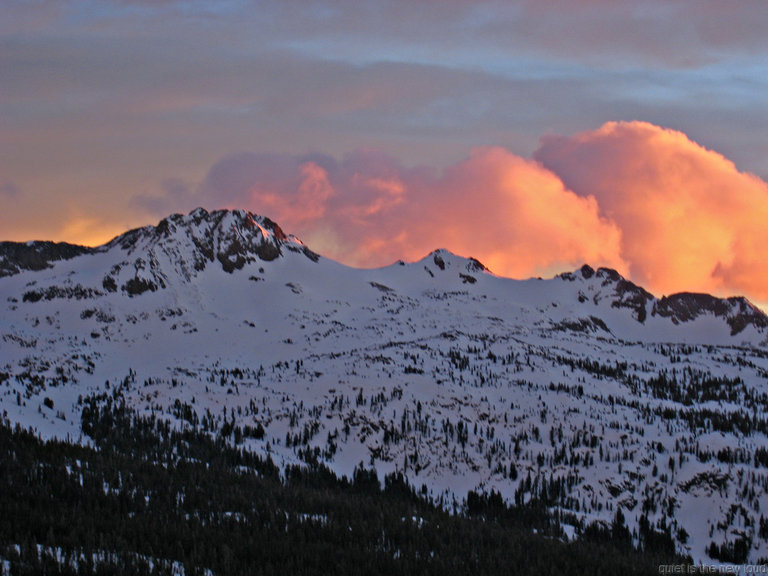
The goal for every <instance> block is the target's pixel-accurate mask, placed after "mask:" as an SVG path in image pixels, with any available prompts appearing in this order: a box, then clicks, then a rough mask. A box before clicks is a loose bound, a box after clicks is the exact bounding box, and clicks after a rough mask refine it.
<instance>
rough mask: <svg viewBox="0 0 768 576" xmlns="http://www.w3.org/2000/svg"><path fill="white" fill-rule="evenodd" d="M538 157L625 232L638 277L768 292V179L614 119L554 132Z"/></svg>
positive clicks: (661, 284) (663, 284) (664, 287)
mask: <svg viewBox="0 0 768 576" xmlns="http://www.w3.org/2000/svg"><path fill="white" fill-rule="evenodd" d="M535 158H536V159H537V160H539V161H540V162H542V164H543V165H544V166H546V167H547V168H549V169H550V170H552V171H553V172H555V173H557V174H558V175H559V176H560V177H561V178H562V180H563V182H564V183H565V184H566V186H568V187H569V188H570V189H571V190H573V191H575V192H576V193H577V194H580V195H586V194H592V195H594V197H595V198H596V199H597V203H598V204H599V207H600V213H601V215H602V216H603V217H605V218H608V219H610V220H611V221H612V222H615V223H616V224H617V225H618V227H619V228H620V229H621V233H622V238H621V255H622V256H623V257H624V259H625V260H626V261H627V262H628V264H629V271H630V274H631V276H632V278H633V279H634V280H635V281H637V282H640V283H641V284H644V285H645V286H647V287H649V288H650V289H651V290H655V291H657V292H664V293H669V292H674V291H681V290H701V291H711V292H715V293H747V294H749V295H751V296H752V297H757V298H759V299H766V298H768V280H766V279H768V256H766V252H765V246H768V227H767V226H766V222H768V185H766V183H765V182H764V181H762V180H760V179H759V178H757V177H756V176H753V175H751V174H745V173H742V172H739V171H738V170H737V169H736V167H735V166H734V165H733V163H732V162H730V161H729V160H728V159H726V158H724V157H723V156H722V155H720V154H718V153H716V152H713V151H711V150H707V149H706V148H703V147H702V146H700V145H698V144H697V143H695V142H693V141H691V140H690V139H689V138H688V137H687V136H686V135H685V134H683V133H681V132H677V131H674V130H668V129H663V128H660V127H658V126H654V125H652V124H647V123H644V122H622V123H616V122H611V123H607V124H605V125H603V126H602V127H601V128H599V129H598V130H594V131H590V132H584V133H581V134H577V135H575V136H573V137H572V138H568V137H562V136H547V137H545V138H543V139H542V142H541V146H540V148H539V150H538V151H537V152H536V154H535Z"/></svg>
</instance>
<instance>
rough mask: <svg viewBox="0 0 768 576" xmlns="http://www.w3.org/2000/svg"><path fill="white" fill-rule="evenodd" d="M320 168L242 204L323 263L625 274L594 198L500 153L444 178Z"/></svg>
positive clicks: (350, 166) (614, 236)
mask: <svg viewBox="0 0 768 576" xmlns="http://www.w3.org/2000/svg"><path fill="white" fill-rule="evenodd" d="M326 163H327V166H326V167H325V168H323V167H321V166H320V165H319V164H316V163H313V162H305V163H300V162H299V161H297V162H296V166H295V170H297V171H299V172H300V173H301V174H302V176H303V178H304V179H303V180H302V182H301V184H300V185H299V186H298V187H297V188H291V187H290V185H286V186H283V187H281V188H280V189H279V190H278V191H275V188H274V186H266V185H264V184H263V183H261V182H256V183H255V184H254V185H253V186H251V187H250V192H249V198H248V199H249V201H250V202H249V204H250V205H251V207H252V208H253V209H254V210H257V211H262V212H265V213H267V214H269V215H270V216H272V217H273V218H275V219H276V220H278V221H279V222H281V223H283V225H284V226H285V227H286V229H289V230H294V231H297V233H299V234H300V235H301V236H302V238H303V239H304V240H305V241H306V242H307V243H308V244H309V245H310V246H313V247H315V248H316V249H318V250H320V251H322V252H325V253H326V254H327V255H328V256H329V257H332V258H336V259H339V260H341V261H344V262H347V263H350V264H355V265H360V266H380V265H384V264H389V263H391V262H393V261H395V260H397V259H400V258H405V259H409V260H413V259H417V258H420V257H422V256H424V255H425V254H427V253H428V252H429V251H430V250H433V249H435V248H438V247H445V248H448V249H449V250H452V251H454V252H457V253H459V254H463V255H468V256H469V255H471V256H475V257H477V258H480V259H481V260H483V261H484V262H485V263H486V264H487V265H488V266H489V267H491V269H492V270H494V271H495V272H496V273H499V274H503V275H509V276H530V275H533V274H546V273H548V272H550V271H552V270H559V269H562V268H563V267H574V266H577V265H580V264H581V263H583V262H586V261H589V262H593V263H597V264H606V265H611V266H614V267H617V268H619V269H622V270H624V269H625V268H626V265H625V263H624V262H623V261H622V259H621V257H620V255H619V246H620V236H621V235H620V232H619V230H618V228H617V227H616V226H615V225H613V224H612V223H610V222H608V221H607V220H606V219H604V218H602V217H600V216H599V213H598V212H599V210H598V206H597V202H596V201H595V199H594V198H592V197H580V196H577V195H576V194H574V193H573V192H571V191H570V190H567V189H566V188H565V187H564V186H563V183H562V182H561V181H560V179H559V178H558V177H557V176H556V175H555V174H553V173H552V172H550V171H548V170H546V169H545V168H543V167H542V166H541V165H539V164H538V163H536V162H534V161H532V160H526V159H524V158H521V157H519V156H515V155H514V154H512V153H510V152H508V151H506V150H504V149H502V148H481V149H478V150H475V151H474V152H473V154H472V156H471V157H470V158H469V159H468V160H466V161H464V162H462V163H460V164H457V165H455V166H452V167H450V168H448V169H447V170H445V171H444V172H443V174H442V175H435V174H434V173H433V172H431V171H424V170H418V169H417V170H409V169H407V168H404V167H403V166H401V165H400V164H399V163H398V162H397V161H395V160H394V159H392V158H389V157H386V156H383V155H381V154H378V153H375V152H371V151H359V152H357V153H355V154H352V155H349V156H348V157H346V158H345V159H344V161H342V162H341V163H340V164H335V163H333V162H329V161H326Z"/></svg>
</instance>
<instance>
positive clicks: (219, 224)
mask: <svg viewBox="0 0 768 576" xmlns="http://www.w3.org/2000/svg"><path fill="white" fill-rule="evenodd" d="M117 248H119V249H120V250H122V251H124V252H126V253H127V255H128V256H131V255H133V254H134V252H136V251H141V250H144V251H145V252H147V253H149V254H150V257H148V258H141V257H139V258H137V259H136V260H134V261H133V267H134V269H135V271H136V273H135V274H134V275H133V277H125V274H122V275H121V274H120V272H121V268H122V267H123V266H120V268H115V267H113V269H112V270H110V271H109V272H105V275H104V277H103V280H102V288H103V290H105V291H107V292H113V291H116V290H117V289H118V287H119V288H120V289H121V290H122V291H124V292H126V293H128V294H129V295H139V294H141V293H143V292H146V291H155V290H158V289H161V288H164V287H165V284H166V281H167V274H165V273H163V272H162V271H160V270H158V269H157V265H156V261H155V260H154V259H153V258H152V256H151V254H153V253H154V252H155V251H157V250H161V251H165V252H167V253H169V254H170V255H172V256H173V257H174V258H175V262H176V267H177V268H178V271H179V272H180V274H181V276H182V277H183V278H184V279H185V280H186V281H189V280H190V279H191V278H192V277H193V276H195V274H196V273H197V272H201V271H203V270H204V269H205V268H206V267H207V266H208V265H211V264H215V263H216V262H218V263H219V265H220V266H221V267H222V269H223V270H224V271H225V272H229V273H231V272H234V271H235V270H241V269H242V268H243V267H244V266H245V265H246V264H247V263H250V264H253V263H255V262H256V261H265V262H269V261H272V260H274V259H276V258H278V257H280V256H281V255H283V252H284V251H289V252H297V253H298V252H300V253H302V254H304V255H305V256H306V257H307V258H309V259H310V260H312V261H314V262H317V261H318V260H319V259H320V258H321V256H320V255H319V254H317V253H316V252H314V251H312V250H311V249H310V248H309V247H307V246H305V245H304V244H303V243H302V242H301V240H299V239H298V238H297V237H296V236H294V235H293V234H286V233H285V232H284V231H283V230H282V228H281V227H280V226H279V225H278V224H277V223H276V222H274V221H273V220H271V219H270V218H268V217H265V216H259V215H256V214H255V213H253V212H250V211H247V210H226V209H223V210H214V211H211V212H209V211H207V210H205V209H204V208H196V209H194V210H192V211H191V212H190V213H189V214H186V215H185V214H180V213H175V214H171V215H169V216H167V217H166V218H163V219H162V220H160V221H159V222H158V224H157V225H149V226H143V227H140V228H135V229H132V230H129V231H127V232H125V233H123V234H120V235H118V236H116V237H115V238H113V239H112V240H110V241H109V242H107V243H105V244H103V245H101V246H97V247H93V248H90V247H85V246H77V245H73V244H68V243H53V242H48V241H42V242H41V241H35V242H26V243H15V242H0V278H1V277H3V276H12V275H15V274H19V273H22V272H25V271H40V270H44V269H48V268H51V267H53V266H54V264H56V263H57V262H61V261H66V260H71V259H72V258H77V257H79V256H89V255H93V254H96V253H102V252H108V251H110V250H113V249H117ZM446 257H448V258H461V259H463V260H466V263H465V264H462V266H463V267H464V268H465V270H464V271H463V272H462V273H460V274H461V276H460V278H461V280H462V282H463V283H464V284H468V283H473V282H475V281H476V279H475V277H474V276H472V274H473V273H478V272H488V273H491V274H492V272H491V271H490V270H489V269H488V268H487V267H486V266H485V265H483V264H482V263H481V262H480V261H479V260H477V259H475V258H471V257H470V258H464V257H461V256H457V255H455V254H453V253H452V252H450V251H449V250H447V249H444V248H439V249H436V250H433V251H432V252H430V253H429V254H428V255H427V256H425V257H424V258H422V259H421V260H419V261H418V263H421V262H425V261H427V260H428V259H431V260H432V262H433V263H434V264H435V265H436V266H437V267H438V268H439V269H440V271H444V270H445V259H446ZM400 262H402V261H400ZM126 263H128V261H126V262H125V263H124V265H125V264H126ZM147 268H149V269H147ZM385 268H386V267H385ZM555 278H558V279H561V280H565V281H568V282H575V281H578V280H583V281H591V280H593V279H596V280H599V281H600V282H601V286H602V287H604V288H612V289H613V292H612V293H611V294H610V295H609V296H608V297H610V298H611V306H612V307H614V308H617V309H627V310H629V311H631V313H632V316H633V317H634V318H635V320H637V321H638V322H640V323H641V324H642V323H644V322H645V321H646V319H647V318H648V317H649V316H651V317H653V316H657V315H658V316H659V317H663V318H667V319H669V320H670V321H671V322H672V323H674V324H680V323H685V322H689V321H691V320H694V319H695V318H698V317H700V316H702V315H704V314H708V313H709V314H712V315H713V316H715V317H718V318H721V319H723V320H724V321H725V322H726V323H727V324H728V325H729V327H730V329H731V335H733V336H735V335H737V334H739V333H741V332H742V331H743V330H745V329H746V328H747V327H749V326H754V327H756V328H758V329H760V330H764V329H765V328H768V316H767V315H766V314H765V313H764V312H763V311H762V310H760V309H759V308H758V307H756V306H755V305H754V304H752V303H751V302H750V301H749V300H748V299H747V298H745V297H743V296H731V297H727V298H719V297H716V296H712V295H710V294H705V293H697V292H679V293H673V294H670V295H666V296H662V297H661V298H657V297H655V296H654V295H653V294H651V293H650V292H649V291H647V290H646V289H644V288H643V287H641V286H639V285H637V284H635V283H634V282H632V281H631V280H629V279H627V278H624V277H623V276H622V275H621V274H620V273H619V272H618V271H616V270H614V269H612V268H606V267H599V268H597V269H595V268H592V267H591V266H590V265H588V264H584V265H583V266H581V267H580V268H578V269H576V270H574V271H571V272H563V273H561V274H558V275H557V276H555ZM94 290H97V289H96V288H94ZM38 296H39V297H40V298H42V297H45V295H44V294H39V293H38V294H35V293H30V295H29V299H40V298H38ZM605 297H606V295H605V294H603V291H599V293H597V294H591V295H587V294H586V293H584V292H583V291H579V293H578V299H579V301H580V302H586V301H587V300H589V299H592V300H593V302H594V303H595V304H597V302H599V300H600V299H601V298H605Z"/></svg>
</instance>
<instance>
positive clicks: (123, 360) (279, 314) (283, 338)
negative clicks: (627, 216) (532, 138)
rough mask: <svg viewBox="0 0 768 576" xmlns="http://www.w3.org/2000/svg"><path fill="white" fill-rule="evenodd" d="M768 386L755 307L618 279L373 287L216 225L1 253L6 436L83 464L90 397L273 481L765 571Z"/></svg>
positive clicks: (435, 266)
mask: <svg viewBox="0 0 768 576" xmlns="http://www.w3.org/2000/svg"><path fill="white" fill-rule="evenodd" d="M767 378H768V317H766V315H765V314H763V313H762V312H761V311H760V310H759V309H757V308H756V307H754V306H753V305H751V304H750V303H749V302H748V301H747V300H746V299H744V298H728V299H719V298H715V297H712V296H709V295H704V294H689V293H683V294H676V295H671V296H667V297H663V298H661V299H658V298H656V297H654V296H653V295H651V294H650V293H648V292H647V291H646V290H644V289H643V288H641V287H639V286H636V285H635V284H633V283H632V282H630V281H628V280H626V279H624V278H622V277H621V276H620V275H619V274H618V273H617V272H616V271H614V270H610V269H606V268H599V269H597V270H595V269H593V268H591V267H589V266H587V265H585V266H583V267H582V268H580V269H578V270H575V271H574V272H571V273H566V274H561V275H559V276H557V277H555V278H552V279H547V280H541V279H531V280H524V281H519V280H511V279H507V278H501V277H498V276H495V275H494V274H492V273H491V272H490V271H488V270H487V269H486V268H485V267H484V266H483V265H482V264H481V263H480V262H478V261H477V260H474V259H466V258H462V257H459V256H456V255H454V254H451V253H450V252H447V251H445V250H437V251H435V252H433V253H431V254H429V255H427V256H426V257H425V258H424V259H422V260H421V261H419V262H414V263H405V262H398V263H395V264H393V265H391V266H388V267H385V268H380V269H374V270H361V269H354V268H349V267H346V266H343V265H341V264H339V263H337V262H334V261H332V260H328V259H326V258H323V257H321V256H319V255H318V254H316V253H314V252H312V251H311V250H310V249H309V248H308V247H306V246H305V245H304V244H302V242H301V241H300V240H299V239H297V238H296V237H294V236H291V235H288V234H286V233H284V232H283V231H282V230H281V228H280V227H279V226H278V225H277V224H276V223H274V222H272V221H271V220H269V219H268V218H264V217H261V216H256V215H254V214H251V213H249V212H246V211H224V210H221V211H215V212H207V211H205V210H203V209H197V210H195V211H193V212H192V213H190V214H188V215H178V214H177V215H173V216H169V217H168V218H166V219H164V220H162V221H161V222H160V223H159V224H158V225H157V226H149V227H145V228H141V229H137V230H132V231H130V232H127V233H126V234H123V235H122V236H119V237H117V238H115V239H114V240H112V241H111V242H109V243H108V244H105V245H104V246H101V247H98V248H83V247H78V246H72V245H66V244H53V243H49V242H32V243H27V244H16V243H9V242H6V243H2V244H0V410H2V413H3V416H4V418H6V419H7V420H9V421H10V422H18V423H21V424H22V425H24V426H30V427H33V428H34V429H35V430H36V431H37V432H38V433H39V434H40V435H42V436H44V437H48V436H58V437H67V436H68V437H70V438H80V439H81V440H82V441H83V442H87V441H88V438H87V437H84V436H83V435H82V432H81V430H80V412H81V409H82V404H81V402H82V398H83V397H87V396H89V395H93V394H100V393H103V392H107V391H108V392H109V393H111V394H115V393H118V392H119V394H121V395H123V396H124V397H125V398H127V399H128V401H129V403H130V404H131V405H132V406H133V407H134V408H135V409H137V410H138V411H139V412H141V413H147V414H149V413H155V414H157V415H161V416H162V417H163V418H166V419H168V420H169V421H171V422H172V423H174V425H176V426H179V427H182V426H193V425H199V423H201V422H205V425H206V426H208V427H209V428H210V429H211V430H214V431H215V430H218V431H219V432H220V431H221V430H222V429H223V428H226V429H227V430H228V431H229V432H230V433H231V441H232V442H238V443H242V444H243V445H244V446H245V447H247V448H248V449H251V450H254V451H256V452H259V453H270V454H271V455H272V457H273V459H275V461H276V462H278V463H293V462H300V461H311V460H315V459H317V460H321V461H323V462H325V463H327V465H328V466H329V467H330V468H332V469H333V470H335V471H337V472H338V473H340V474H347V475H349V474H351V472H352V470H353V469H354V467H355V466H356V465H358V464H360V463H362V464H363V465H364V466H366V467H375V468H376V470H377V472H378V473H379V474H380V476H382V477H383V475H384V474H386V473H389V472H392V471H395V470H401V471H404V472H405V474H406V476H407V477H408V478H409V480H410V481H411V483H412V484H414V485H416V486H420V485H422V484H424V485H425V486H426V490H427V491H428V492H429V493H430V494H431V495H432V496H433V497H435V498H439V497H441V496H442V497H443V501H444V503H445V504H446V505H450V503H452V502H453V500H454V499H456V500H458V501H461V499H462V498H463V497H464V496H465V495H466V494H467V491H468V490H475V491H482V490H487V491H490V490H495V491H498V492H499V493H500V494H501V495H502V496H503V497H505V498H506V499H508V500H509V501H511V502H517V503H523V502H528V501H529V500H530V499H531V498H538V499H540V500H542V501H544V502H545V503H546V504H547V505H548V506H550V507H551V508H552V509H557V510H560V511H561V513H562V518H563V522H564V523H565V524H566V525H568V526H570V528H568V530H567V532H568V536H573V535H574V532H576V531H577V530H578V529H579V528H581V527H583V526H586V525H588V524H590V523H592V522H595V521H605V522H608V523H610V522H611V521H612V520H613V519H614V517H615V516H616V510H617V509H618V508H619V507H620V508H621V510H622V513H623V516H624V517H625V518H626V522H627V525H628V527H629V528H630V530H631V531H634V537H635V540H636V541H639V540H642V539H643V538H645V537H647V535H648V534H649V531H655V532H663V533H667V534H669V535H671V536H672V538H673V539H674V540H675V542H676V545H677V547H678V550H679V551H681V552H683V553H687V554H690V555H691V556H692V557H693V558H694V559H695V560H704V561H708V559H709V558H710V557H713V556H714V557H718V556H719V557H721V558H722V559H724V560H727V559H739V560H747V559H748V560H750V561H757V560H759V559H760V558H766V557H768V522H766V521H765V520H764V519H763V512H762V510H763V509H764V508H766V507H768V420H767V419H766V417H765V409H766V407H767V406H768V382H766V379H767ZM712 544H714V547H712ZM744 550H746V553H745V554H746V556H745V554H744V553H742V552H743V551H744Z"/></svg>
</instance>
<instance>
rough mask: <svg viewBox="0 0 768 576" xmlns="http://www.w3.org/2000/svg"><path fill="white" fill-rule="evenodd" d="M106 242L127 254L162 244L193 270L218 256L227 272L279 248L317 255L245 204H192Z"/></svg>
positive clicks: (268, 256) (277, 253)
mask: <svg viewBox="0 0 768 576" xmlns="http://www.w3.org/2000/svg"><path fill="white" fill-rule="evenodd" d="M106 247H107V248H108V249H111V248H114V247H119V248H120V249H122V250H124V251H127V252H128V253H129V254H132V253H133V252H134V251H136V250H137V249H139V248H143V249H151V250H157V249H162V250H164V251H166V252H171V253H175V254H177V255H179V256H183V257H185V258H187V259H188V260H191V263H192V266H193V268H194V269H195V270H196V271H201V270H203V269H205V268H206V266H207V265H208V264H210V263H212V262H215V261H218V262H219V263H220V264H221V266H222V268H223V269H224V270H225V271H226V272H233V271H234V270H239V269H242V268H243V266H245V264H246V263H249V262H255V261H256V260H257V259H258V260H263V261H271V260H275V259H276V258H278V257H280V256H281V255H282V254H283V250H284V249H285V250H288V251H291V252H301V253H303V254H304V255H306V256H307V257H308V258H310V259H312V260H314V261H317V259H318V258H319V257H318V255H317V254H315V253H314V252H312V251H311V250H309V249H308V248H307V247H306V246H304V244H303V243H302V242H301V240H299V239H298V238H297V237H295V236H293V235H292V234H291V235H289V234H286V233H285V232H284V231H283V229H282V228H281V227H280V226H279V225H278V224H277V223H276V222H274V221H272V220H270V219H269V218H267V217H265V216H259V215H257V214H254V213H253V212H250V211H248V210H214V211H211V212H209V211H207V210H205V209H204V208H195V209H194V210H192V211H191V212H190V213H189V214H172V215H170V216H168V217H166V218H163V219H162V220H161V221H160V222H159V223H158V224H157V225H156V226H145V227H143V228H137V229H135V230H131V231H129V232H126V233H125V234H122V235H121V236H118V237H117V238H115V239H114V240H112V241H111V242H110V243H109V244H107V246H106Z"/></svg>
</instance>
